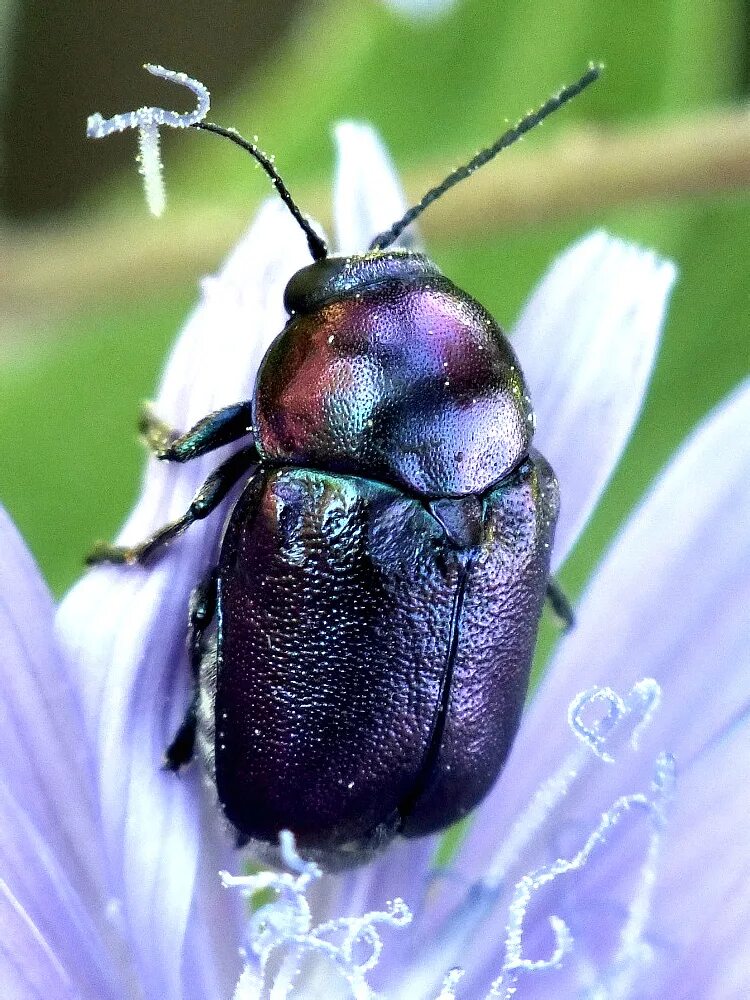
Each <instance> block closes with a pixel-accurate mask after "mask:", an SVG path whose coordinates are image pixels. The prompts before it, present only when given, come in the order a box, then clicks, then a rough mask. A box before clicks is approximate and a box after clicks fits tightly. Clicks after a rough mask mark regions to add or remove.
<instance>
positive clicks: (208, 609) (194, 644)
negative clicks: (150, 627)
mask: <svg viewBox="0 0 750 1000" xmlns="http://www.w3.org/2000/svg"><path fill="white" fill-rule="evenodd" d="M217 592H218V573H217V571H216V568H214V569H212V570H211V572H210V573H209V574H208V576H207V577H206V579H205V580H204V581H203V583H201V584H199V585H198V586H197V587H196V588H195V590H194V591H193V593H192V594H191V595H190V612H189V616H188V642H187V646H188V655H189V657H190V667H191V670H192V674H193V693H192V696H191V698H190V704H189V705H188V708H187V711H186V712H185V718H184V719H183V720H182V723H181V724H180V728H179V729H178V730H177V732H176V734H175V737H174V739H173V740H172V742H171V743H170V744H169V746H168V747H167V750H166V752H165V754H164V764H163V767H164V769H165V770H167V771H179V769H180V768H181V767H183V766H184V765H185V764H189V763H190V761H191V760H192V759H193V753H194V750H195V731H196V726H197V723H198V698H199V697H200V688H199V685H198V674H199V670H200V664H201V658H202V656H203V636H204V634H205V632H206V629H207V628H208V626H209V625H210V624H211V622H212V621H213V617H214V614H215V613H216V599H217Z"/></svg>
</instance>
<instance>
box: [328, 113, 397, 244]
mask: <svg viewBox="0 0 750 1000" xmlns="http://www.w3.org/2000/svg"><path fill="white" fill-rule="evenodd" d="M335 138H336V148H337V151H338V159H337V162H336V179H335V182H334V189H333V190H334V197H333V204H334V216H335V223H336V244H337V250H338V252H339V253H342V254H350V253H362V252H364V251H365V250H366V249H367V247H368V246H369V244H370V241H371V240H372V239H373V237H375V236H377V235H378V233H382V232H384V231H385V230H386V229H389V228H390V227H391V226H392V225H393V223H394V222H396V221H397V220H398V219H400V218H401V216H402V215H403V214H404V212H405V211H406V209H407V203H406V198H405V196H404V192H403V189H402V187H401V182H400V181H399V179H398V175H397V173H396V171H395V168H394V166H393V161H392V160H391V157H390V154H389V153H388V150H387V149H386V148H385V146H384V145H383V142H382V140H381V138H380V136H379V135H378V133H377V132H376V131H375V129H373V128H371V127H370V126H369V125H362V124H360V123H359V122H340V123H339V124H338V125H337V126H336V130H335ZM397 245H399V246H409V245H411V244H410V240H409V231H407V232H406V233H405V234H404V236H403V237H402V238H401V239H400V240H399V241H398V243H397Z"/></svg>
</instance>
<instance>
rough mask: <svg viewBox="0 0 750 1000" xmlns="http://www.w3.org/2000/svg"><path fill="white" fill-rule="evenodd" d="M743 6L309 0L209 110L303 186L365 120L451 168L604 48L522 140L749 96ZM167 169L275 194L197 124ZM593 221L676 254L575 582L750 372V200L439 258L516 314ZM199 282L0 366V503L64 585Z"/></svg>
mask: <svg viewBox="0 0 750 1000" xmlns="http://www.w3.org/2000/svg"><path fill="white" fill-rule="evenodd" d="M740 14H741V7H740V5H739V4H733V3H731V2H721V3H715V4H706V3H704V2H702V0H649V2H648V3H645V2H641V0H639V2H636V3H634V4H622V3H620V2H619V0H597V2H593V0H588V2H587V3H584V4H568V5H562V4H559V3H558V2H552V0H535V2H534V3H529V2H524V0H505V2H503V3H489V2H487V0H463V2H459V3H458V5H457V6H456V8H455V9H454V10H453V11H452V12H451V13H450V14H449V15H448V16H446V17H444V18H443V19H441V20H439V21H435V22H420V23H410V22H408V21H405V20H403V19H401V18H399V17H398V16H396V15H395V14H393V13H391V12H390V10H389V9H387V8H386V7H384V6H381V5H380V4H379V3H377V2H376V0H349V2H347V0H337V2H331V3H327V4H323V3H320V2H313V3H311V4H310V5H309V7H308V10H307V14H306V15H305V17H304V18H303V19H302V20H301V21H300V22H299V23H298V25H297V26H296V28H295V31H294V32H293V33H292V34H291V36H289V37H288V38H287V40H286V42H285V44H284V46H283V49H282V50H281V51H279V52H274V53H269V57H268V59H267V61H266V63H265V65H263V66H261V67H257V68H256V69H255V71H254V73H253V74H252V75H251V74H250V73H249V75H248V83H247V87H246V90H245V92H244V93H243V94H240V95H237V97H236V99H235V100H234V101H233V102H232V106H231V107H224V108H217V109H215V112H212V115H213V116H214V117H215V119H216V120H218V121H222V122H229V123H233V124H236V125H237V127H238V128H240V129H241V130H242V131H244V132H246V133H249V134H251V135H252V134H254V133H258V134H259V136H260V140H261V143H262V144H263V145H264V146H265V147H266V148H268V149H272V150H273V151H274V152H275V153H276V154H277V159H278V163H279V165H280V167H281V169H282V170H283V172H284V174H285V176H286V177H287V178H288V180H289V183H290V185H291V186H292V187H293V188H294V189H296V188H298V187H299V186H300V184H301V182H303V181H306V180H309V181H313V180H318V181H320V180H322V179H323V178H324V177H328V176H329V175H330V170H331V166H332V150H331V147H330V142H329V139H328V136H329V127H330V125H331V123H332V122H333V121H335V120H336V119H338V118H342V117H347V118H365V119H368V120H370V121H372V122H373V123H374V124H376V125H377V126H378V127H379V129H380V130H381V131H382V133H383V135H384V137H385V139H386V141H387V142H388V143H389V145H390V146H391V148H392V150H393V152H394V155H395V158H396V160H397V162H398V163H399V164H400V165H402V166H404V167H408V166H413V165H416V164H419V163H421V162H423V161H425V160H428V159H433V158H434V157H435V156H436V155H439V154H442V155H444V156H446V157H448V158H455V159H456V160H458V159H459V157H463V156H465V155H466V154H468V153H471V152H473V151H474V150H475V149H476V148H477V147H478V146H479V145H481V144H483V143H485V142H486V141H488V140H490V139H492V138H493V137H494V136H495V135H496V134H497V133H498V131H499V130H500V129H501V128H502V127H503V125H504V121H505V119H506V117H507V118H511V119H515V118H516V117H518V116H519V114H520V113H522V112H523V111H525V110H526V109H527V108H529V107H531V106H535V105H538V104H539V103H540V102H541V101H542V100H543V99H544V98H545V97H546V96H547V95H548V94H549V93H550V92H551V91H553V90H555V89H557V88H558V87H559V86H560V85H561V84H563V83H565V82H567V81H569V80H570V79H572V78H574V77H576V76H577V75H578V74H579V73H580V72H581V71H582V69H583V68H584V67H585V66H586V64H587V63H588V61H589V60H590V59H596V60H602V61H603V62H604V63H605V64H606V66H607V72H606V75H605V77H604V79H603V80H602V81H601V82H600V83H599V84H598V85H597V87H596V88H594V89H593V90H591V91H589V92H588V93H587V94H586V96H585V97H583V98H582V99H581V100H580V101H579V102H578V103H577V104H575V105H574V106H573V107H571V108H569V109H567V110H566V111H565V112H564V113H562V114H561V115H559V116H558V117H557V118H556V119H554V120H552V121H550V122H549V123H548V124H546V125H545V126H544V128H543V129H541V130H540V132H539V133H538V134H537V135H536V136H534V137H532V138H529V139H528V140H527V142H529V143H539V144H542V143H544V142H546V141H547V140H548V138H549V136H550V135H551V134H553V133H556V132H559V131H560V130H564V129H566V128H568V127H569V126H570V124H571V122H572V121H575V120H576V119H578V120H582V119H587V120H590V121H594V122H598V123H600V124H602V125H603V126H616V125H619V124H621V123H626V122H632V121H637V120H641V119H644V118H648V119H652V120H657V119H658V120H663V119H668V118H672V117H678V116H679V115H682V114H685V113H689V112H691V111H695V110H699V109H702V108H709V107H712V106H716V105H717V104H719V103H722V102H726V101H727V100H732V99H737V98H739V96H740V94H739V88H740V86H741V83H740V81H741V80H742V77H743V67H742V64H741V63H742V58H743V51H742V44H743V42H742V39H743V29H742V25H741V21H740ZM102 57H103V58H104V57H106V53H103V54H102ZM206 83H208V84H209V85H210V83H211V81H210V80H208V81H206ZM134 145H135V143H134ZM95 153H96V150H95V149H94V150H93V152H92V155H95ZM488 169H491V168H488ZM166 177H167V184H168V189H169V193H170V196H171V200H172V204H173V205H175V204H176V205H178V206H179V205H180V204H182V205H183V206H185V205H190V204H192V203H193V202H194V201H196V200H197V199H203V200H205V199H211V198H213V197H216V198H221V199H224V200H227V199H229V198H230V197H234V199H235V203H237V202H238V201H239V200H240V198H244V199H246V201H247V204H248V212H249V213H250V211H251V210H252V206H253V203H257V201H258V200H259V199H260V198H261V197H262V196H263V195H265V194H266V193H267V188H266V186H265V184H264V182H263V180H262V179H261V178H260V177H258V175H257V174H256V173H255V172H253V171H252V170H248V164H247V162H246V160H245V159H244V158H243V157H241V156H239V155H238V154H237V153H236V151H234V150H232V149H230V148H229V147H228V146H226V147H225V146H224V145H222V144H221V143H214V142H213V141H212V140H210V139H209V138H206V137H203V136H201V137H186V139H185V143H184V153H183V154H182V158H181V161H180V162H174V161H170V163H168V165H167V173H166ZM136 184H137V180H136V178H135V175H134V172H133V175H132V176H129V177H128V178H126V179H124V180H123V184H122V187H121V188H119V187H118V189H117V190H116V191H114V192H107V193H106V194H105V195H103V197H105V198H107V199H109V203H110V204H111V205H112V208H113V211H116V212H117V214H118V215H119V214H120V213H122V211H123V209H124V207H125V206H126V205H127V206H128V207H129V205H130V203H132V206H133V208H132V210H133V211H136V212H145V207H143V206H142V204H141V202H140V197H139V195H138V199H139V200H138V201H136V197H137V192H136ZM436 211H439V208H438V209H436ZM594 226H605V227H606V228H607V229H609V230H610V231H612V232H614V233H617V234H619V235H623V236H626V237H630V238H633V239H637V240H640V241H642V242H645V243H646V244H647V245H649V246H652V247H653V248H654V249H656V250H658V251H659V252H661V253H663V254H666V255H668V256H670V257H672V258H673V259H674V260H676V261H677V263H678V265H679V266H680V269H681V277H680V281H679V285H678V287H677V290H676V292H675V296H674V306H673V309H672V311H671V314H670V319H669V324H668V329H667V334H666V340H665V345H664V350H663V353H662V357H661V360H660V362H659V367H658V369H657V373H656V377H655V379H654V384H653V387H652V391H651V395H650V398H649V401H648V404H647V407H646V410H645V413H644V417H643V420H642V422H641V425H640V427H639V429H638V431H637V433H636V436H635V438H634V440H633V443H632V445H631V447H630V449H629V452H628V455H627V456H626V459H625V462H624V463H623V466H622V468H621V470H620V472H619V473H618V475H617V477H616V479H615V481H614V483H613V484H612V487H611V489H610V490H609V493H608V496H607V498H606V501H605V503H604V504H603V506H602V508H601V511H600V513H599V514H598V515H597V517H596V519H595V520H594V522H593V524H592V526H591V528H590V530H589V531H588V532H587V535H586V538H585V539H584V543H583V544H582V545H581V546H579V549H578V551H577V553H576V555H575V557H574V558H573V559H572V560H571V561H570V565H569V566H568V567H567V569H566V572H565V574H564V581H565V582H566V583H567V584H568V585H572V587H573V589H574V590H578V589H579V588H580V586H581V585H582V583H583V581H584V580H585V578H586V577H587V576H588V574H589V573H590V571H591V568H592V565H593V562H594V560H595V559H596V557H597V555H598V553H599V552H600V551H601V549H602V547H603V545H604V544H605V543H606V540H607V539H608V538H609V537H610V536H611V534H612V532H613V531H614V530H615V529H616V527H617V525H618V523H620V521H621V519H622V518H623V516H624V514H625V513H626V512H627V510H628V509H629V508H630V507H631V506H632V504H633V503H634V501H635V500H636V499H637V497H638V496H639V495H640V493H641V492H642V491H643V489H644V488H645V486H646V485H647V484H648V482H649V481H650V479H651V478H652V477H653V475H654V474H655V472H656V471H657V470H658V469H659V467H660V466H661V465H662V464H663V463H664V462H665V461H666V459H667V457H668V456H669V454H670V453H671V452H672V451H673V450H674V448H675V447H676V446H677V444H678V443H679V441H680V440H681V439H682V438H683V437H684V435H685V433H686V432H687V431H688V429H689V428H690V427H691V426H692V425H693V424H694V422H695V421H696V420H697V419H698V418H699V417H700V416H701V415H702V414H703V413H704V412H705V411H706V410H707V409H708V408H710V406H711V405H713V404H714V403H715V402H716V401H717V400H718V399H719V398H721V396H722V395H724V394H725V392H726V391H727V390H728V389H729V388H730V387H731V386H732V385H733V384H735V383H736V382H737V381H738V380H739V379H740V378H741V377H742V376H743V375H744V374H746V373H747V370H748V353H749V352H748V346H747V345H748V318H749V315H750V303H749V302H748V291H747V261H748V259H750V200H748V198H747V197H740V196H737V197H734V198H715V199H706V200H701V201H700V202H698V201H696V202H681V203H679V204H672V205H670V206H667V205H662V206H654V207H649V208H644V207H638V208H633V209H632V210H628V211H623V210H620V211H616V212H614V211H613V212H600V213H597V214H596V215H591V216H590V217H581V218H576V219H573V220H567V221H566V222H565V223H564V224H550V225H545V226H538V227H535V228H534V229H533V230H528V231H524V232H519V233H514V234H511V235H504V236H501V237H500V236H496V235H495V234H487V233H476V234H474V235H473V236H471V235H469V234H467V236H466V238H465V239H464V240H463V241H462V243H461V245H455V244H453V245H436V246H432V247H431V248H430V249H431V252H432V253H433V255H434V256H435V258H436V259H437V260H438V262H439V263H440V264H441V265H443V266H444V267H445V269H446V271H447V272H448V273H449V274H450V275H451V276H452V277H454V279H455V280H456V281H457V282H458V283H459V284H462V285H464V287H466V288H467V289H468V290H469V291H471V292H472V293H473V294H475V295H476V296H477V297H478V298H479V299H480V300H482V301H484V302H485V303H486V304H487V305H488V306H489V308H490V309H491V310H493V312H495V314H496V315H497V316H498V318H499V319H500V320H501V322H503V323H504V324H505V325H511V324H512V321H513V318H514V316H515V315H516V314H517V311H518V309H519V307H520V305H521V303H522V301H523V299H524V297H525V295H526V294H527V293H528V291H529V290H530V289H531V287H532V285H533V283H534V281H535V280H536V279H537V278H538V276H539V275H540V274H541V273H542V272H543V270H544V268H545V266H546V265H547V264H548V262H549V260H550V259H551V258H552V256H553V255H554V254H556V253H558V252H559V251H560V250H562V249H563V248H564V247H565V246H566V245H567V244H568V243H569V242H570V241H571V240H572V239H573V238H576V237H578V236H580V235H581V234H583V233H584V232H586V231H588V230H589V229H591V228H592V227H594ZM113 282H114V284H116V276H113ZM193 292H194V290H193V289H192V288H185V289H184V290H183V291H182V292H181V293H180V294H179V295H177V296H167V297H164V298H162V299H161V300H159V301H147V300H145V299H144V300H143V301H140V302H134V303H133V304H132V305H131V307H129V308H127V309H125V308H123V307H122V306H119V307H118V308H117V310H116V311H115V312H113V313H111V314H101V313H99V314H97V315H89V316H84V317H79V318H77V319H76V320H75V322H70V323H67V324H65V326H64V327H63V328H61V329H59V330H56V331H54V336H51V337H49V336H45V337H44V338H43V342H44V345H45V346H44V349H43V350H39V348H38V347H37V348H35V353H34V354H29V355H28V356H25V357H23V358H20V359H19V358H15V359H14V361H13V363H12V364H9V363H5V364H4V365H2V366H0V415H1V416H2V420H3V427H4V434H3V436H2V439H0V469H2V470H3V475H2V477H1V478H0V499H1V500H2V501H3V502H4V503H5V504H6V506H7V507H8V508H9V509H10V511H11V513H12V515H13V516H14V517H15V518H16V520H17V521H18V523H19V525H20V527H21V529H22V530H23V531H24V533H25V534H26V536H27V538H28V539H29V540H30V543H31V545H32V548H33V549H34V551H35V553H36V555H37V557H38V558H39V560H40V562H41V564H42V567H43V569H44V571H45V572H46V574H47V575H48V577H49V579H50V580H51V583H52V585H53V587H54V588H55V589H56V590H57V591H58V592H61V591H62V590H63V589H64V588H65V587H66V586H67V585H68V584H69V583H70V582H71V581H72V580H73V579H74V578H75V576H76V575H77V573H78V572H79V568H80V559H81V555H82V553H83V552H84V551H85V550H86V548H87V546H88V544H89V543H90V542H91V541H92V540H93V539H94V538H96V537H104V538H106V537H109V536H111V535H112V534H113V533H114V532H115V530H116V529H117V526H118V524H119V523H120V522H121V520H122V518H123V517H124V515H125V513H126V512H127V510H128V508H129V506H130V504H131V503H132V500H133V498H134V496H135V494H136V492H137V488H138V483H139V469H140V466H141V463H142V456H141V453H140V451H139V448H138V446H137V444H136V442H135V432H134V426H135V417H136V412H137V406H138V402H139V400H140V399H142V398H144V397H147V396H149V395H150V394H151V393H152V392H153V387H154V385H155V383H156V380H157V376H158V371H159V369H160V367H161V364H162V361H163V357H164V355H165V353H166V350H167V347H168V344H169V343H170V341H171V340H172V338H173V336H174V334H175V333H176V331H177V330H178V328H179V325H180V321H181V318H182V317H183V316H184V315H185V314H186V312H187V310H188V308H189V303H190V301H191V297H192V295H193Z"/></svg>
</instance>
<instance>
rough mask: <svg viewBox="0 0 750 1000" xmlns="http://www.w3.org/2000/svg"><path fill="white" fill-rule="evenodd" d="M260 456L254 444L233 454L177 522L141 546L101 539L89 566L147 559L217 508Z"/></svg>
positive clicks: (149, 538) (91, 555)
mask: <svg viewBox="0 0 750 1000" xmlns="http://www.w3.org/2000/svg"><path fill="white" fill-rule="evenodd" d="M259 460H260V455H259V454H258V450H257V448H256V447H255V445H254V444H251V445H248V446H247V447H246V448H242V449H241V450H240V451H238V452H236V453H235V454H234V455H231V456H230V457H229V458H228V459H227V460H226V461H225V462H222V464H221V465H220V466H219V467H218V469H215V470H214V472H212V473H211V475H210V476H209V477H208V479H207V480H206V481H205V483H204V484H203V485H202V486H201V488H200V489H199V490H198V492H197V493H196V494H195V497H194V498H193V501H192V503H191V504H190V506H189V507H188V509H187V510H186V511H185V513H184V514H183V515H182V517H178V518H177V520H176V521H170V523H169V524H165V525H164V527H163V528H159V529H158V531H155V532H154V533H153V534H151V535H149V537H148V538H146V539H144V541H142V542H140V543H139V544H137V545H108V544H107V543H102V542H100V543H99V544H98V545H96V546H94V549H93V551H92V552H91V553H90V554H89V555H88V556H87V557H86V562H87V563H88V565H89V566H93V565H96V564H98V563H116V564H123V563H125V564H128V565H134V564H136V563H144V562H147V561H148V559H149V558H150V556H152V555H153V554H154V553H155V552H156V551H157V550H158V549H160V548H161V547H162V546H163V545H166V544H167V543H168V542H171V541H172V539H173V538H176V537H177V536H178V535H181V534H182V532H183V531H185V529H186V528H189V527H190V525H191V524H193V523H194V522H195V521H198V520H201V519H202V518H204V517H208V515H209V514H210V513H211V512H212V511H214V510H216V508H217V507H218V506H219V504H220V503H221V501H222V500H223V499H224V498H225V497H226V495H227V494H228V493H229V491H230V490H231V489H232V487H233V486H234V485H235V483H236V482H237V481H238V480H239V479H240V478H241V477H242V476H243V475H245V474H246V473H247V472H249V471H253V472H254V471H255V468H256V467H257V465H258V462H259Z"/></svg>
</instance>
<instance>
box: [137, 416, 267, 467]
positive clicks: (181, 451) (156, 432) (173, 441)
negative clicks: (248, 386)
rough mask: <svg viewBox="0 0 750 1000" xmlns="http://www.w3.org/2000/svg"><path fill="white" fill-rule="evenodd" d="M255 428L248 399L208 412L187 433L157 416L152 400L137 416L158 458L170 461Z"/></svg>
mask: <svg viewBox="0 0 750 1000" xmlns="http://www.w3.org/2000/svg"><path fill="white" fill-rule="evenodd" d="M252 429H253V428H252V412H251V404H250V402H249V401H245V402H242V403H233V404H232V405H231V406H225V407H224V408H223V409H221V410H215V411H214V412H213V413H209V414H208V416H206V417H203V419H202V420H199V421H198V423H197V424H194V425H193V427H191V428H190V430H189V431H186V433H185V434H180V433H178V432H177V431H175V430H174V429H173V428H172V427H170V426H169V424H166V423H165V422H164V421H163V420H162V419H161V418H160V417H158V416H157V415H156V413H155V412H154V410H153V408H152V407H151V404H150V403H144V405H143V406H142V408H141V413H140V417H139V420H138V430H139V431H140V433H141V435H142V437H143V439H144V441H145V442H146V444H147V445H148V447H149V448H150V449H151V451H152V452H153V453H154V455H155V456H156V457H157V458H159V459H162V460H164V461H167V462H189V461H190V460H191V459H193V458H198V456H199V455H205V454H206V453H207V452H209V451H213V450H214V449H215V448H221V447H222V445H225V444H231V442H232V441H237V440H238V439H239V438H241V437H245V436H246V435H248V434H252Z"/></svg>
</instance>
